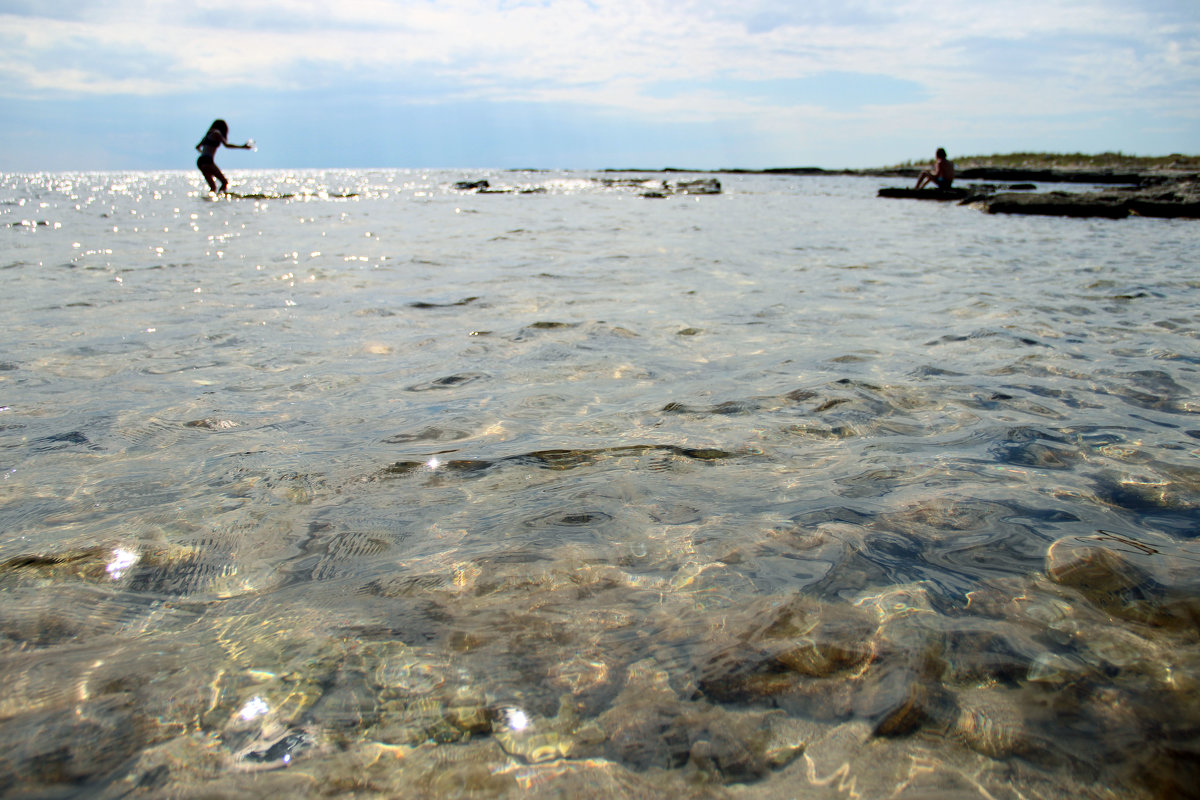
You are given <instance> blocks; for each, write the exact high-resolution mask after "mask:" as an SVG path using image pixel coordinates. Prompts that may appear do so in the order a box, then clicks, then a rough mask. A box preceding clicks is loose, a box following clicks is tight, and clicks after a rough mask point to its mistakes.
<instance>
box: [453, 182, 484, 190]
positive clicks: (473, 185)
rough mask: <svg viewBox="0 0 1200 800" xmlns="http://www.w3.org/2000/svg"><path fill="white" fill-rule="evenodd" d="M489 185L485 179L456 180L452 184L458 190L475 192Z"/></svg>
mask: <svg viewBox="0 0 1200 800" xmlns="http://www.w3.org/2000/svg"><path fill="white" fill-rule="evenodd" d="M490 186H491V184H490V183H489V182H487V181H486V180H479V181H458V182H457V183H455V184H454V188H455V189H457V190H458V191H460V192H477V191H479V190H481V189H487V188H489V187H490Z"/></svg>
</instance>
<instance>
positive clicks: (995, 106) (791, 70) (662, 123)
mask: <svg viewBox="0 0 1200 800" xmlns="http://www.w3.org/2000/svg"><path fill="white" fill-rule="evenodd" d="M216 117H221V118H224V119H225V120H227V121H228V123H229V127H230V141H232V142H237V143H240V142H242V141H244V140H245V139H246V138H253V139H254V140H255V141H256V144H257V147H258V149H257V151H255V152H243V151H239V150H227V151H222V152H221V153H220V154H219V155H218V159H217V161H218V163H219V164H221V165H222V167H224V168H232V169H238V168H254V169H273V168H293V169H301V168H359V167H401V168H403V167H409V168H433V167H462V168H522V167H531V168H543V169H600V168H606V167H610V168H622V167H637V168H655V167H680V168H697V169H722V168H733V167H740V168H765V167H787V166H818V167H825V168H843V167H871V166H883V165H889V164H895V163H898V162H902V161H907V160H910V159H922V160H925V159H928V158H931V157H932V153H933V150H934V149H935V148H937V147H945V148H946V149H947V150H948V151H949V153H950V156H951V158H954V157H955V156H956V155H957V156H963V155H971V154H974V155H979V154H989V153H1008V152H1017V151H1053V152H1088V153H1096V152H1104V151H1121V152H1124V153H1129V154H1137V155H1165V154H1169V153H1186V154H1197V153H1200V0H987V1H986V2H981V1H980V0H937V1H936V2H934V1H933V0H594V1H593V0H187V2H181V1H180V0H0V171H5V172H40V171H80V170H142V169H144V170H161V169H190V168H193V165H194V162H195V156H196V153H195V150H194V146H195V144H196V143H197V142H198V141H199V140H200V138H201V137H202V136H203V134H204V132H205V131H206V130H207V128H208V126H209V124H210V123H211V122H212V120H213V119H214V118H216Z"/></svg>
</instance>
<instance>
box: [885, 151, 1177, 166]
mask: <svg viewBox="0 0 1200 800" xmlns="http://www.w3.org/2000/svg"><path fill="white" fill-rule="evenodd" d="M950 159H951V160H952V161H953V162H954V164H955V166H956V167H958V169H969V168H971V167H1024V168H1027V169H1127V170H1148V169H1187V170H1196V169H1200V156H1195V155H1181V154H1179V153H1172V154H1171V155H1167V156H1133V155H1126V154H1125V153H1121V152H1115V153H1113V152H1107V153H1095V154H1090V153H996V154H993V155H970V156H957V157H956V156H954V155H951V156H950ZM931 160H932V159H928V158H926V159H916V160H912V161H906V162H904V163H903V164H897V165H896V167H895V168H896V169H911V168H913V167H925V166H928V164H929V163H930V161H931Z"/></svg>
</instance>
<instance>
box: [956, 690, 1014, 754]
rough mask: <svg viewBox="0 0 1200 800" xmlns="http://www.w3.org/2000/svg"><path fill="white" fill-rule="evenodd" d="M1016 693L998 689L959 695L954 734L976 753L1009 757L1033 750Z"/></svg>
mask: <svg viewBox="0 0 1200 800" xmlns="http://www.w3.org/2000/svg"><path fill="white" fill-rule="evenodd" d="M1015 694H1016V693H1015V692H1012V691H1006V690H1003V689H998V688H988V689H974V690H969V691H966V692H962V693H960V694H959V695H958V696H957V698H956V700H957V702H958V713H957V715H956V716H955V718H954V723H953V728H952V733H953V735H954V736H956V737H958V738H959V739H960V740H962V741H963V742H964V743H965V744H966V745H967V746H968V747H970V748H971V749H972V750H974V751H976V752H977V753H982V754H983V755H985V756H989V757H990V758H1006V757H1008V756H1012V755H1018V754H1020V753H1025V752H1028V751H1030V750H1032V749H1033V748H1034V743H1033V742H1032V741H1031V740H1030V734H1029V730H1028V728H1027V726H1026V723H1025V715H1024V712H1023V711H1022V705H1021V702H1020V700H1019V699H1017V697H1015Z"/></svg>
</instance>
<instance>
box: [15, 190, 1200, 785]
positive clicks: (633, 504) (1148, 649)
mask: <svg viewBox="0 0 1200 800" xmlns="http://www.w3.org/2000/svg"><path fill="white" fill-rule="evenodd" d="M481 177H487V178H489V179H490V180H491V182H492V185H493V187H494V188H496V187H500V188H512V189H514V190H525V191H524V192H521V191H514V192H512V193H507V194H494V195H493V194H486V195H482V194H473V193H467V192H462V191H458V190H456V189H454V188H453V183H454V182H455V181H459V180H473V179H477V178H481ZM632 177H646V178H647V179H648V181H649V183H648V184H646V185H645V186H641V185H635V184H633V183H632V182H630V181H628V180H624V179H629V178H632ZM663 177H666V178H667V179H668V180H671V181H674V180H678V179H682V178H686V177H689V176H676V175H668V176H631V175H613V174H600V173H597V174H583V173H562V174H556V173H495V174H492V175H484V174H480V173H458V172H453V171H441V172H439V171H433V172H420V171H411V172H408V171H362V172H328V173H318V172H300V173H292V174H285V173H262V174H256V173H240V174H234V176H233V181H234V184H235V185H236V186H237V189H238V190H239V191H241V192H243V193H244V194H253V195H264V196H266V197H259V198H244V199H233V200H223V201H218V202H212V201H209V200H207V199H206V198H205V197H204V196H202V195H201V194H200V193H199V191H198V187H199V185H200V177H199V175H198V173H197V174H195V175H193V174H190V173H161V174H150V173H133V174H78V175H64V174H56V175H45V174H42V175H7V176H0V178H2V179H0V225H3V227H2V228H0V236H3V241H4V249H3V251H2V253H0V276H2V277H3V279H4V286H5V292H4V298H3V300H0V307H2V308H3V319H4V327H3V332H4V338H3V351H2V352H0V409H2V410H0V468H2V469H3V481H2V483H0V594H2V595H3V601H2V602H0V666H2V669H3V674H4V675H5V676H6V678H5V681H4V685H3V687H0V745H2V746H0V753H3V755H0V781H2V782H3V783H5V784H8V785H10V786H13V787H15V788H14V791H17V792H26V793H29V794H38V796H43V795H45V796H59V795H62V796H71V795H73V794H75V793H81V794H89V795H92V794H96V793H100V794H102V795H104V796H113V797H117V796H192V795H199V794H203V793H218V794H221V793H226V794H237V793H238V792H242V791H254V792H260V791H269V792H276V791H277V792H288V793H291V794H294V795H305V794H307V795H321V794H339V793H351V792H357V793H359V794H360V795H361V796H375V795H378V796H395V795H397V793H401V794H404V793H413V794H414V795H422V796H431V797H451V796H479V797H492V796H520V795H530V796H551V795H553V796H560V795H572V796H575V795H585V796H604V797H612V796H629V797H645V796H657V795H660V794H672V795H679V794H681V793H682V794H685V795H700V796H714V797H736V796H742V795H752V796H755V797H776V796H778V797H794V796H797V794H798V793H799V795H800V796H804V797H844V796H847V794H846V793H847V792H858V793H859V794H860V795H861V796H864V797H891V796H912V797H928V796H930V795H932V794H934V793H935V792H939V791H940V792H943V793H946V795H947V796H955V797H957V796H964V797H973V796H979V797H987V796H990V797H1017V796H1023V797H1109V796H1131V797H1141V796H1145V797H1151V796H1161V795H1164V794H1170V793H1172V792H1176V793H1183V794H1186V793H1187V792H1190V791H1193V790H1194V786H1196V785H1198V783H1197V780H1196V778H1197V775H1196V771H1197V768H1196V766H1195V764H1196V763H1197V762H1196V756H1197V752H1196V751H1197V749H1198V739H1197V732H1198V731H1200V706H1198V703H1200V701H1198V700H1197V697H1198V696H1200V695H1198V694H1197V692H1196V689H1197V684H1198V683H1200V637H1198V635H1197V620H1198V619H1200V599H1198V596H1197V588H1198V587H1200V547H1198V546H1197V545H1196V544H1195V543H1194V541H1193V540H1194V537H1195V536H1196V534H1197V519H1198V514H1197V507H1198V503H1200V495H1198V492H1197V490H1198V489H1200V464H1198V462H1197V455H1198V453H1200V443H1198V442H1197V440H1198V439H1200V418H1198V414H1200V395H1198V389H1200V378H1198V375H1197V369H1198V363H1200V355H1198V353H1200V350H1198V348H1197V332H1196V331H1197V329H1198V328H1200V324H1198V323H1200V310H1198V309H1200V271H1198V270H1197V266H1196V258H1195V253H1196V252H1197V251H1198V250H1200V226H1197V225H1196V224H1195V223H1194V222H1188V221H1181V222H1173V221H1165V220H1148V219H1136V218H1135V219H1128V220H1121V221H1110V220H1095V221H1090V220H1064V219H1052V218H1033V217H1008V216H991V215H987V214H984V213H981V212H979V211H977V210H974V209H971V208H965V207H959V206H956V205H940V204H929V203H919V202H906V201H896V200H881V199H877V198H876V197H875V191H876V189H877V188H879V186H881V185H883V184H882V183H881V182H879V181H876V180H873V179H866V178H841V177H836V178H835V177H805V178H795V177H768V176H750V175H746V176H741V175H723V176H719V177H720V180H721V183H722V186H723V189H724V191H723V193H722V194H720V195H712V196H708V195H706V196H680V195H676V196H671V197H667V198H665V199H648V198H645V197H643V196H642V193H643V192H644V191H645V190H646V188H654V184H656V183H657V182H658V181H659V180H660V179H661V178H663ZM529 190H536V191H535V192H530V191H529Z"/></svg>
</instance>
